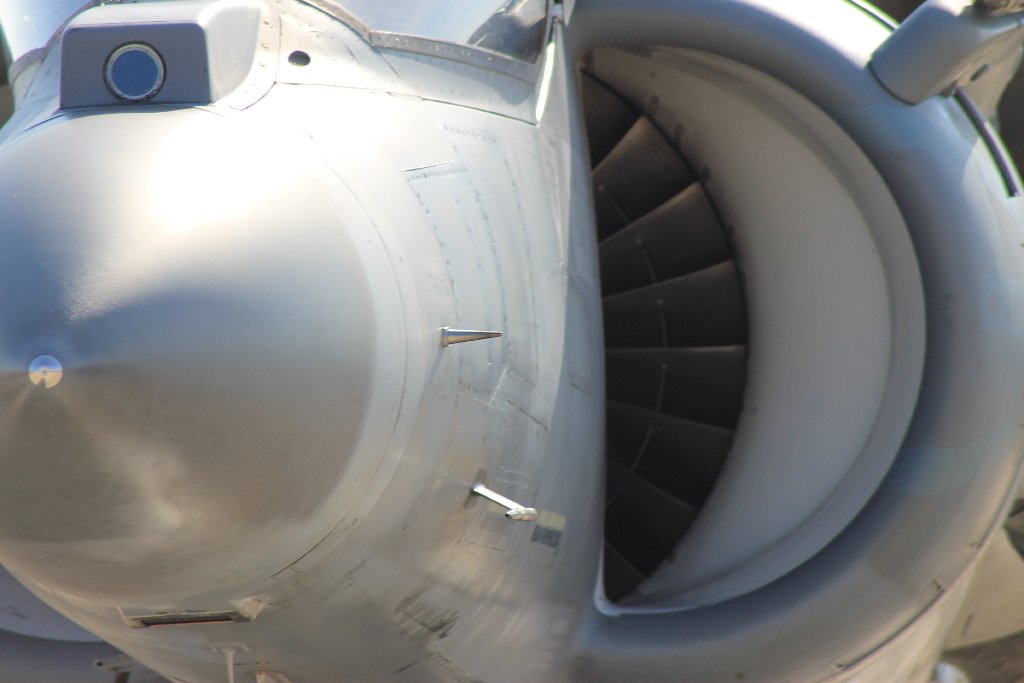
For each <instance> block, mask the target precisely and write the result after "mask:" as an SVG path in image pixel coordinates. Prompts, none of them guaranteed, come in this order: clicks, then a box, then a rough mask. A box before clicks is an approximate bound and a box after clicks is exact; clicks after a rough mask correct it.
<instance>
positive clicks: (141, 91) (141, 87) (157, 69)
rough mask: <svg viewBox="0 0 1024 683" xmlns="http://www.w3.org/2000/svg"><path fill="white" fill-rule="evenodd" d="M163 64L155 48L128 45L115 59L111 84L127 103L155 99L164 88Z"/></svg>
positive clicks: (109, 76)
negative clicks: (161, 87) (153, 97)
mask: <svg viewBox="0 0 1024 683" xmlns="http://www.w3.org/2000/svg"><path fill="white" fill-rule="evenodd" d="M163 71H164V69H163V64H162V63H161V62H160V56H159V55H157V54H156V52H155V51H154V50H153V49H152V48H148V47H146V46H143V45H138V46H134V45H126V46H125V47H123V48H120V49H119V50H117V51H116V52H115V53H114V54H113V55H111V58H110V61H109V63H108V65H107V83H108V85H109V86H110V89H111V90H112V91H113V93H114V94H115V95H116V96H118V97H119V98H121V99H123V100H128V101H132V102H138V101H142V100H147V99H149V98H151V97H152V96H153V95H155V94H156V93H157V92H158V91H159V90H160V86H161V85H163V78H164V73H163Z"/></svg>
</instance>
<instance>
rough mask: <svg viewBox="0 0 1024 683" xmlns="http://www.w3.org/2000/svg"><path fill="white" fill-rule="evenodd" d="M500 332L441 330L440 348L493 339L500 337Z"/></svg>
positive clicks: (444, 328)
mask: <svg viewBox="0 0 1024 683" xmlns="http://www.w3.org/2000/svg"><path fill="white" fill-rule="evenodd" d="M500 336H501V332H495V331H493V330H453V329H452V328H450V327H442V328H441V346H451V345H452V344H462V343H464V342H471V341H480V340H481V339H494V338H495V337H500Z"/></svg>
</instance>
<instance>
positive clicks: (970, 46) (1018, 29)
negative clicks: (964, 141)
mask: <svg viewBox="0 0 1024 683" xmlns="http://www.w3.org/2000/svg"><path fill="white" fill-rule="evenodd" d="M1018 9H1020V2H1018V1H1017V0H1011V1H1010V2H1005V1H1003V0H989V1H988V2H977V3H973V4H972V2H971V1H970V0H928V2H926V3H925V4H923V5H921V7H919V8H918V9H917V10H916V11H915V12H914V13H913V14H911V15H910V16H909V17H908V18H907V20H906V21H904V22H903V23H902V24H901V25H900V26H899V28H897V29H896V30H895V31H894V32H893V34H892V35H891V36H890V37H889V39H888V40H886V41H885V42H884V43H882V45H881V46H880V47H879V48H878V50H876V51H875V54H874V55H873V56H872V58H871V63H870V67H871V71H872V72H873V73H874V75H875V78H877V79H878V81H879V83H881V84H882V85H883V86H884V87H885V89H886V90H888V91H889V92H891V93H892V94H893V95H895V96H896V97H898V98H899V99H901V100H903V101H904V102H907V103H908V104H917V103H919V102H923V101H924V100H926V99H928V98H930V97H933V96H935V95H939V94H942V95H944V96H947V97H948V96H951V95H952V94H953V93H954V92H956V90H957V89H958V88H964V89H965V90H967V91H968V92H969V94H970V95H971V98H972V99H973V100H974V101H975V102H977V103H978V106H979V108H980V109H981V110H982V111H983V112H984V114H985V115H986V117H987V116H989V115H990V114H991V111H990V110H993V109H994V108H995V104H996V103H997V102H998V100H999V95H1001V94H1002V91H1003V90H1004V89H1005V87H1006V84H1007V83H1008V82H1009V79H1010V78H1011V77H1012V76H1013V72H1014V71H1015V70H1016V68H1017V64H1018V61H1019V55H1020V48H1021V43H1022V42H1024V12H1019V11H1016V10H1018Z"/></svg>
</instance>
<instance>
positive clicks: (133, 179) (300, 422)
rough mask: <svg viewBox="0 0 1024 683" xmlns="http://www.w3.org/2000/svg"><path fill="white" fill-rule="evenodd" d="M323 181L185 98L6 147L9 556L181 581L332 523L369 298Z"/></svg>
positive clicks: (259, 567) (217, 571) (72, 579)
mask: <svg viewBox="0 0 1024 683" xmlns="http://www.w3.org/2000/svg"><path fill="white" fill-rule="evenodd" d="M332 183H334V181H333V180H331V179H330V178H329V177H326V175H325V174H323V172H322V171H321V170H320V169H319V166H318V165H317V164H315V163H314V162H312V161H310V160H309V159H308V158H307V157H306V156H304V155H303V154H302V153H300V152H298V151H295V147H294V146H291V145H289V144H286V143H283V142H282V143H274V142H273V141H268V139H267V135H266V133H265V131H259V130H248V129H246V128H244V127H240V126H239V125H238V124H232V123H231V122H228V121H227V120H225V119H224V118H222V117H219V116H215V115H212V114H209V113H205V112H201V111H195V110H192V111H177V112H163V113H123V114H116V115H110V114H104V115H95V116H87V117H82V118H77V119H69V120H64V121H59V122H56V123H52V124H50V125H49V126H47V127H44V128H41V129H37V130H35V131H31V132H29V133H27V134H26V135H25V136H23V138H21V139H19V140H17V141H15V142H13V143H11V144H9V145H8V146H7V147H6V148H4V149H3V150H0V206H2V207H3V208H2V215H3V218H2V220H0V561H2V562H4V564H6V565H8V566H9V567H11V568H12V570H14V571H15V572H16V573H19V574H22V575H28V576H30V577H31V578H32V579H33V580H35V581H37V582H39V583H41V584H43V585H47V586H50V587H53V588H57V589H61V590H64V591H66V592H69V593H73V594H78V595H83V596H92V597H96V598H102V599H104V600H108V601H111V602H113V603H114V604H124V602H125V601H132V600H133V599H136V598H137V597H139V596H146V597H148V598H152V599H160V598H167V599H171V598H174V597H175V596H180V595H183V594H188V593H194V592H196V591H197V590H203V591H211V590H216V589H217V588H219V587H228V586H236V585H241V584H244V583H245V582H246V581H251V580H255V579H260V578H265V577H267V576H270V575H271V574H272V573H274V572H277V571H280V570H281V569H283V568H284V567H286V566H287V565H288V564H290V563H291V562H293V561H294V560H295V559H297V558H298V557H300V556H301V555H302V554H303V553H305V552H306V551H307V550H308V549H309V548H311V547H312V546H313V545H314V544H315V543H316V542H317V541H319V540H320V539H321V538H323V537H324V536H325V535H326V534H327V533H328V532H329V531H330V528H331V526H332V525H333V524H336V523H337V522H338V521H339V520H338V519H337V518H336V516H335V517H332V516H331V515H330V514H325V508H326V507H328V506H330V505H334V506H335V507H336V506H337V504H338V500H337V496H338V491H339V490H340V488H341V482H342V481H344V480H345V477H346V474H347V473H348V472H349V471H350V470H351V469H352V461H353V457H355V456H354V455H353V454H354V453H355V452H356V444H357V441H358V439H359V437H360V434H361V430H362V428H363V424H364V422H365V419H366V413H367V408H368V400H369V399H368V397H369V394H370V387H371V386H373V383H374V381H375V378H374V377H373V370H372V368H373V366H374V362H373V358H374V354H375V353H376V351H375V349H376V344H375V341H376V340H375V337H376V334H377V333H376V331H375V330H376V325H377V316H376V315H375V310H374V305H373V303H372V301H371V291H370V287H369V285H368V280H367V268H368V267H369V266H368V264H367V263H366V256H365V249H364V251H360V246H359V245H358V244H357V242H361V243H365V242H366V240H364V239H360V237H359V235H358V231H359V230H368V229H369V228H368V226H366V224H365V220H363V219H362V218H360V217H358V216H357V217H353V216H352V215H341V214H344V213H345V211H344V210H342V209H341V208H339V207H342V206H344V205H345V203H344V202H342V201H340V200H339V192H340V190H339V188H338V187H336V185H334V184H332ZM360 221H362V223H360ZM348 485H349V488H351V487H352V486H353V482H351V481H349V482H348Z"/></svg>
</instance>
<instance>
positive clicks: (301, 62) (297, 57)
mask: <svg viewBox="0 0 1024 683" xmlns="http://www.w3.org/2000/svg"><path fill="white" fill-rule="evenodd" d="M309 61H310V60H309V55H308V54H307V53H305V52H303V51H302V50H296V51H295V52H293V53H291V54H290V55H288V63H289V64H294V65H295V66H307V65H308V64H309Z"/></svg>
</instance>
